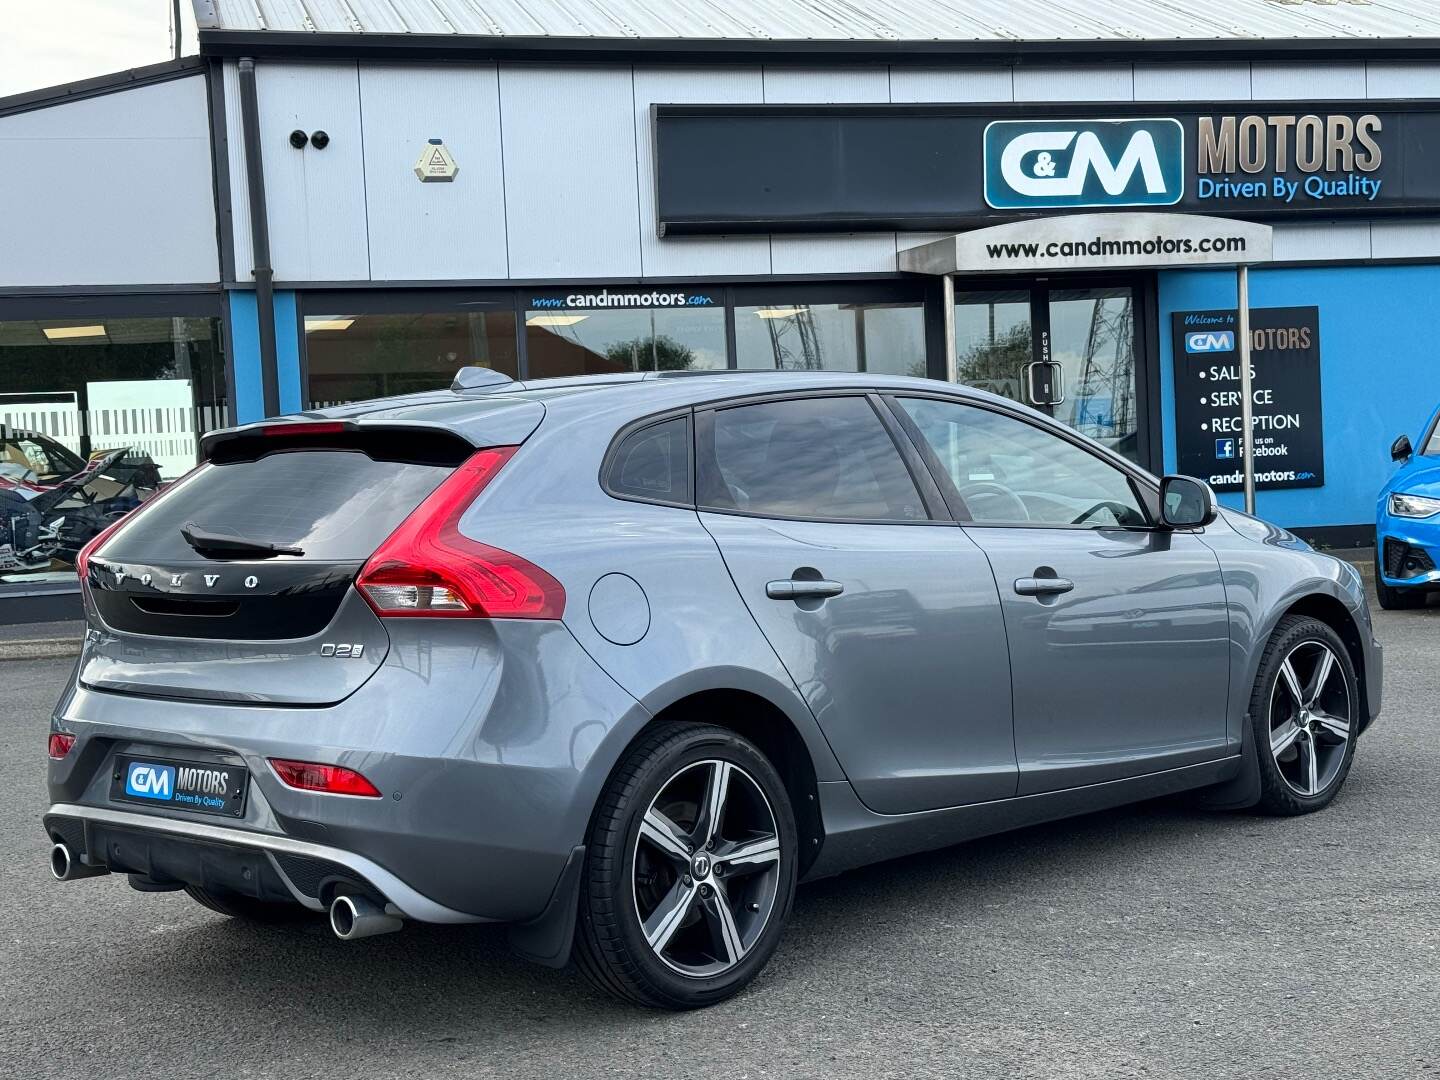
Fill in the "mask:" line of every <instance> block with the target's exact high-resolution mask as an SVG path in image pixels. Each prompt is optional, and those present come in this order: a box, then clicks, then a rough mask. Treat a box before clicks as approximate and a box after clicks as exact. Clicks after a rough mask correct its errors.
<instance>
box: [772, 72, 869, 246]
mask: <svg viewBox="0 0 1440 1080" xmlns="http://www.w3.org/2000/svg"><path fill="white" fill-rule="evenodd" d="M889 100H890V71H889V68H886V67H852V68H825V69H820V68H794V67H775V66H767V67H766V68H765V101H766V103H768V104H772V105H774V104H785V103H794V104H811V103H829V102H867V101H874V102H887V101H889ZM770 266H771V269H772V270H773V272H774V273H777V274H849V273H868V272H871V271H876V270H882V271H889V272H894V270H895V234H894V233H893V232H886V233H838V234H834V235H824V236H804V235H793V234H792V235H786V236H779V235H772V236H771V238H770Z"/></svg>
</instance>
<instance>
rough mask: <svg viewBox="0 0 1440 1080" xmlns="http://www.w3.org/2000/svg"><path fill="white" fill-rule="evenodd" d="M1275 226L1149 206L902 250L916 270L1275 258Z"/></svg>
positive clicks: (904, 266)
mask: <svg viewBox="0 0 1440 1080" xmlns="http://www.w3.org/2000/svg"><path fill="white" fill-rule="evenodd" d="M1271 235H1272V229H1271V227H1270V226H1269V225H1265V224H1262V223H1260V222H1255V221H1235V220H1232V219H1229V218H1213V217H1208V216H1202V215H1199V214H1159V213H1152V212H1147V211H1134V212H1129V213H1109V214H1071V215H1066V216H1064V217H1048V218H1030V219H1027V220H1025V221H1011V222H1007V223H1006V224H1004V225H991V226H990V227H989V228H985V229H972V230H970V231H969V232H960V233H956V234H955V235H953V236H947V237H944V238H943V239H940V240H934V241H931V242H930V243H928V244H921V245H918V246H916V247H912V248H905V249H903V250H902V251H901V252H900V253H899V256H898V258H897V265H898V266H899V268H900V269H901V270H908V271H910V272H911V273H916V274H988V273H995V274H1005V273H1025V272H1029V271H1037V270H1045V271H1051V270H1104V269H1136V268H1145V267H1155V268H1160V267H1181V266H1234V265H1236V264H1238V263H1264V262H1269V261H1270V255H1271Z"/></svg>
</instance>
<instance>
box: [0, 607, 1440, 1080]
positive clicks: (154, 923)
mask: <svg viewBox="0 0 1440 1080" xmlns="http://www.w3.org/2000/svg"><path fill="white" fill-rule="evenodd" d="M1380 636H1381V638H1382V640H1383V641H1384V642H1385V644H1386V646H1387V648H1388V650H1389V652H1388V657H1387V660H1388V672H1387V683H1388V686H1387V691H1388V701H1387V708H1386V713H1385V715H1384V716H1383V717H1382V719H1381V722H1380V723H1379V725H1378V726H1377V727H1375V728H1374V729H1372V731H1371V732H1370V733H1369V734H1368V735H1367V736H1366V737H1365V738H1364V740H1363V741H1362V744H1361V746H1360V750H1359V756H1358V759H1357V761H1356V765H1355V769H1354V771H1353V773H1352V774H1351V777H1350V781H1349V784H1348V786H1347V787H1346V789H1345V791H1344V792H1343V794H1342V795H1341V797H1340V799H1339V800H1338V801H1337V802H1336V803H1335V804H1334V805H1333V806H1332V807H1331V808H1330V809H1329V810H1328V811H1326V812H1325V813H1322V814H1319V815H1315V816H1312V817H1309V818H1304V819H1299V820H1289V821H1276V820H1267V819H1261V818H1256V817H1252V816H1249V815H1244V814H1208V813H1203V812H1197V811H1195V810H1192V809H1190V808H1188V807H1187V806H1185V805H1184V804H1182V803H1177V802H1161V803H1150V804H1146V805H1143V806H1139V807H1133V808H1129V809H1126V810H1121V811H1115V812H1111V813H1106V814H1100V815H1096V816H1092V817H1088V818H1084V819H1080V820H1076V821H1071V822H1067V823H1063V824H1059V825H1051V826H1045V827H1042V828H1036V829H1030V830H1027V831H1024V832H1020V833H1015V834H1011V835H1009V836H1004V837H999V838H995V839H991V840H987V841H983V842H980V843H974V844H970V845H967V846H963V847H958V848H953V849H951V850H948V851H943V852H939V853H936V854H932V855H927V856H921V857H916V858H911V859H905V860H901V861H898V862H894V863H890V864H886V865H883V866H878V867H873V868H870V869H868V870H865V871H862V872H858V873H852V874H849V875H846V876H844V877H841V878H838V879H835V880H833V881H827V882H822V883H818V884H815V885H811V886H807V887H805V888H802V889H801V891H800V895H799V899H798V904H797V911H796V914H795V919H794V923H793V926H792V929H791V932H790V933H789V935H788V936H787V938H786V940H785V942H784V944H783V945H782V947H781V950H780V952H779V954H778V955H777V957H776V959H775V961H774V962H773V963H772V964H771V966H770V968H769V970H768V971H767V972H766V973H765V975H764V976H763V977H762V978H761V980H760V981H759V983H758V985H756V986H755V987H754V988H753V989H752V990H751V991H750V992H748V993H746V994H744V995H743V996H742V997H740V998H739V999H738V1000H736V1001H733V1002H730V1003H727V1004H725V1005H723V1006H720V1007H718V1008H715V1009H712V1010H710V1011H708V1012H706V1013H703V1014H699V1015H689V1016H670V1015H660V1014H654V1013H645V1012H637V1011H634V1010H631V1009H629V1008H626V1007H622V1006H619V1005H616V1004H612V1003H611V1002H610V1001H608V1000H606V999H605V998H603V997H601V996H599V995H598V994H596V993H594V992H593V991H591V990H590V989H589V988H588V987H587V986H586V985H585V983H584V982H583V981H582V980H581V979H580V978H579V977H578V976H576V975H573V974H570V973H555V972H550V971H546V970H543V969H540V968H536V967H531V966H529V965H527V964H525V963H524V962H522V961H520V960H517V959H514V958H512V957H511V956H510V955H508V953H507V952H506V950H505V946H504V939H503V935H502V933H501V932H500V931H498V930H496V929H494V928H483V927H481V928H470V929H459V930H441V929H429V928H423V927H421V928H414V929H411V930H407V931H406V932H404V933H402V934H397V935H394V936H391V937H386V938H378V939H372V940H370V941H364V942H357V943H353V944H348V945H347V944H343V943H340V942H337V941H334V940H333V939H331V938H330V937H328V936H327V934H326V933H323V932H322V931H321V930H320V928H319V927H306V928H301V929H291V930H280V931H260V930H254V929H250V928H247V927H244V926H240V925H236V924H233V923H229V922H227V921H226V920H224V919H222V918H220V917H218V916H214V915H212V914H210V913H208V912H206V911H204V910H202V909H201V908H199V907H198V906H197V905H195V904H193V903H191V902H190V901H189V900H187V899H185V898H184V897H183V896H177V895H163V896H141V895H138V894H135V893H132V892H131V891H130V890H129V889H128V888H127V887H126V885H125V883H124V881H123V880H116V879H106V878H102V879H98V880H93V881H84V882H75V883H72V884H69V885H61V884H58V883H55V882H53V881H51V880H50V877H49V874H48V871H47V870H46V869H45V851H46V845H45V842H44V839H43V837H42V836H41V834H40V830H39V827H38V817H39V814H40V812H41V809H42V807H43V787H42V783H41V777H42V773H43V754H44V749H43V742H44V733H45V726H46V720H45V717H46V712H47V710H48V708H49V707H50V705H51V703H52V701H53V699H54V697H55V695H56V692H57V688H58V685H59V683H60V681H61V679H62V678H63V677H64V675H65V673H66V672H67V671H68V668H69V661H66V660H52V661H43V662H36V661H18V662H14V663H10V664H6V665H3V666H0V680H3V686H4V688H5V698H4V700H5V704H4V705H3V706H0V785H3V787H0V790H3V792H4V797H3V798H0V853H3V858H0V865H3V870H0V875H3V876H0V1075H4V1076H16V1077H27V1078H28V1077H73V1076H85V1077H94V1078H100V1077H112V1076H113V1077H141V1076H145V1077H149V1076H161V1075H163V1076H205V1077H209V1076H220V1075H223V1076H226V1077H229V1078H234V1077H260V1076H275V1077H286V1078H304V1077H334V1076H346V1077H352V1078H368V1077H402V1076H403V1077H426V1078H429V1077H447V1076H498V1077H537V1078H540V1077H543V1078H547V1080H550V1078H557V1077H566V1078H569V1077H591V1076H594V1077H600V1076H605V1077H616V1076H644V1077H650V1078H655V1077H690V1076H695V1077H700V1076H704V1077H706V1078H710V1077H787V1078H788V1077H851V1076H853V1077H864V1078H875V1077H892V1076H893V1077H931V1076H934V1077H997V1078H998V1077H1003V1078H1007V1080H1009V1078H1026V1077H1034V1078H1037V1080H1042V1078H1043V1080H1058V1078H1070V1077H1104V1078H1107V1080H1108V1078H1115V1077H1146V1078H1157V1077H1204V1078H1206V1080H1217V1078H1236V1080H1239V1078H1245V1080H1251V1078H1255V1077H1275V1078H1291V1077H1317V1078H1328V1077H1335V1078H1340V1077H1345V1078H1352V1077H1366V1078H1390V1077H1394V1078H1406V1080H1410V1078H1423V1077H1426V1076H1432V1075H1434V1076H1440V832H1437V830H1436V827H1435V823H1436V821H1437V819H1440V784H1437V781H1436V778H1437V777H1440V746H1437V722H1436V718H1435V717H1436V711H1437V710H1436V707H1435V703H1436V700H1437V696H1440V609H1437V608H1436V607H1435V606H1432V607H1431V608H1429V609H1427V610H1424V611H1418V612H1403V613H1395V614H1382V615H1381V616H1380ZM476 872H477V873H483V872H484V868H483V867H476Z"/></svg>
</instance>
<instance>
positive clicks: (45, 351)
mask: <svg viewBox="0 0 1440 1080" xmlns="http://www.w3.org/2000/svg"><path fill="white" fill-rule="evenodd" d="M117 302H120V301H117ZM145 303H146V306H152V305H150V304H149V303H148V302H145ZM229 422H230V417H229V404H228V402H227V401H226V390H225V357H224V353H223V351H222V349H221V336H220V324H219V320H218V319H215V318H211V317H203V316H194V315H149V316H125V317H120V316H112V315H107V314H96V315H92V316H90V317H88V318H76V317H71V316H67V317H65V318H44V317H38V318H19V319H0V589H3V588H4V587H5V586H6V585H30V584H33V583H35V582H42V581H45V582H66V583H70V582H73V581H74V580H75V569H74V563H75V556H76V555H77V554H78V553H79V551H80V549H81V548H82V547H84V545H85V544H86V542H87V541H89V540H90V539H91V537H93V536H95V535H96V534H97V533H99V532H100V531H101V530H103V529H105V528H106V527H108V526H109V525H110V523H111V522H113V521H115V520H116V519H118V518H120V517H123V516H124V515H125V514H126V513H128V512H129V511H131V510H133V509H134V508H135V507H137V506H139V505H140V504H141V503H143V502H145V501H146V500H148V499H150V498H151V497H152V496H153V495H154V494H155V492H156V491H157V490H159V488H160V486H161V484H162V483H164V482H165V481H169V480H173V479H175V478H176V477H179V476H180V475H182V474H183V473H185V472H188V471H189V470H190V469H192V468H194V467H195V462H196V459H197V457H198V452H199V440H200V436H201V435H203V434H204V433H205V432H206V431H210V430H212V429H214V428H218V427H224V426H226V425H227V424H228V423H229Z"/></svg>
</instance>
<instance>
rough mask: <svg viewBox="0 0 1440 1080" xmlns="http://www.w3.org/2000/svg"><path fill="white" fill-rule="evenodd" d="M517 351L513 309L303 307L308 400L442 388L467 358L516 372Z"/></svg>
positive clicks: (317, 403) (316, 404)
mask: <svg viewBox="0 0 1440 1080" xmlns="http://www.w3.org/2000/svg"><path fill="white" fill-rule="evenodd" d="M515 356H516V347H515V313H514V312H513V311H491V310H487V311H478V310H477V311H445V312H424V311H412V312H403V313H397V312H389V313H384V314H369V315H367V314H357V313H356V312H355V311H353V310H349V311H347V310H343V309H342V310H337V311H335V312H333V313H331V312H322V313H316V314H313V315H312V314H306V316H305V364H306V370H307V372H308V375H309V386H308V388H307V390H306V407H307V408H311V409H320V408H325V407H326V406H329V405H341V404H344V403H345V402H350V401H364V400H366V399H368V398H379V397H391V396H393V395H396V394H413V393H417V392H419V391H422V390H441V389H444V388H445V387H447V386H449V385H450V383H451V380H453V379H454V378H455V372H456V371H457V370H459V369H460V368H462V367H466V366H475V367H488V368H494V369H495V370H496V371H499V372H502V373H503V374H506V375H509V376H510V377H511V378H514V377H515V376H516V374H517V364H516V360H515Z"/></svg>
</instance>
